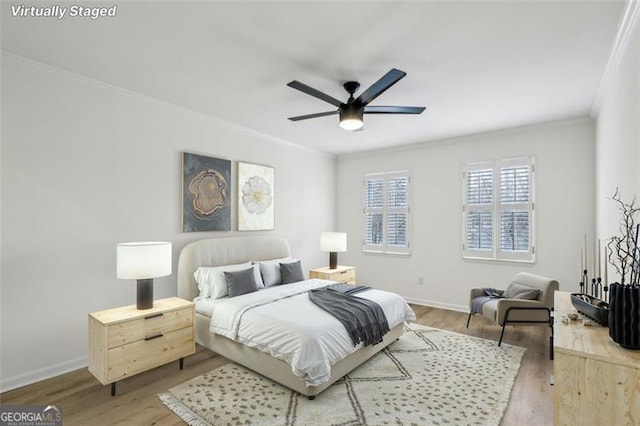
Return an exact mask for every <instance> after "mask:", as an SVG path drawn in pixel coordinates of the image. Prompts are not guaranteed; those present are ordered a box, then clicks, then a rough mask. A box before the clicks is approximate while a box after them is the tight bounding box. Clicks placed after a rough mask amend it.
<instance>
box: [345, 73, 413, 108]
mask: <svg viewBox="0 0 640 426" xmlns="http://www.w3.org/2000/svg"><path fill="white" fill-rule="evenodd" d="M405 75H407V73H406V72H404V71H400V70H399V69H396V68H392V69H391V71H389V72H388V73H386V74H385V75H383V76H382V77H381V78H380V80H378V81H376V82H375V83H373V84H372V85H371V86H369V88H368V89H367V90H365V91H364V92H362V93H361V94H360V96H358V98H357V99H356V100H355V102H359V103H361V104H362V105H365V106H366V105H367V104H368V103H369V102H371V101H372V100H374V99H375V98H377V97H378V96H380V94H382V92H384V91H385V90H387V89H388V88H389V87H391V86H393V85H394V84H396V83H397V82H398V81H399V80H400V79H401V78H402V77H404V76H405Z"/></svg>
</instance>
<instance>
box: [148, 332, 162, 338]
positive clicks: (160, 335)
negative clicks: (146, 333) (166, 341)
mask: <svg viewBox="0 0 640 426" xmlns="http://www.w3.org/2000/svg"><path fill="white" fill-rule="evenodd" d="M158 337H162V333H160V334H156V335H155V336H151V337H145V338H144V340H153V339H157V338H158Z"/></svg>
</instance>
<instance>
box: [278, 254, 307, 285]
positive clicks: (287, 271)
mask: <svg viewBox="0 0 640 426" xmlns="http://www.w3.org/2000/svg"><path fill="white" fill-rule="evenodd" d="M280 275H282V284H289V283H295V282H298V281H304V274H303V273H302V265H301V264H300V261H299V260H298V261H297V262H291V263H281V264H280Z"/></svg>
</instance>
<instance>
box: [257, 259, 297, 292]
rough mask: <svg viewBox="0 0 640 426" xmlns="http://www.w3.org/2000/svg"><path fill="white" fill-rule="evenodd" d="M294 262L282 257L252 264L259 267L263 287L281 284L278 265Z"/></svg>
mask: <svg viewBox="0 0 640 426" xmlns="http://www.w3.org/2000/svg"><path fill="white" fill-rule="evenodd" d="M290 262H295V259H293V258H291V257H283V258H282V259H273V260H265V261H260V262H254V263H256V264H258V265H259V267H260V274H261V275H262V282H263V284H264V286H265V287H271V286H274V285H279V284H282V276H281V274H280V263H290Z"/></svg>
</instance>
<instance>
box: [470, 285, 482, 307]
mask: <svg viewBox="0 0 640 426" xmlns="http://www.w3.org/2000/svg"><path fill="white" fill-rule="evenodd" d="M480 296H484V290H483V289H481V288H472V289H471V291H470V292H469V308H471V302H472V301H473V299H475V298H476V297H480Z"/></svg>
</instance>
